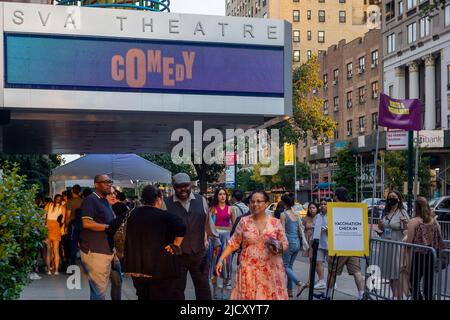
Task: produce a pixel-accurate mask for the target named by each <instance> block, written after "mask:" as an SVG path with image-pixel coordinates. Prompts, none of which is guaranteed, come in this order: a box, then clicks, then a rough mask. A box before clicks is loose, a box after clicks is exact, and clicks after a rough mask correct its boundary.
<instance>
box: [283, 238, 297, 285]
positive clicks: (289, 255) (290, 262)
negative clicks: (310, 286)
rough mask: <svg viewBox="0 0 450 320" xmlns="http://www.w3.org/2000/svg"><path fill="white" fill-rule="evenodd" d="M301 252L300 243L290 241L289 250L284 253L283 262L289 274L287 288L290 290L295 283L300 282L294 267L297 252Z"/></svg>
mask: <svg viewBox="0 0 450 320" xmlns="http://www.w3.org/2000/svg"><path fill="white" fill-rule="evenodd" d="M299 252H300V244H298V243H291V242H289V248H288V250H287V251H286V252H285V253H284V254H283V264H284V268H285V269H286V275H287V288H288V289H289V290H291V289H292V287H293V283H295V284H297V283H299V282H300V279H299V278H298V277H297V276H296V275H295V273H294V270H292V267H293V266H294V262H295V258H296V257H297V254H298V253H299Z"/></svg>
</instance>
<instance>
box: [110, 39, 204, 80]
mask: <svg viewBox="0 0 450 320" xmlns="http://www.w3.org/2000/svg"><path fill="white" fill-rule="evenodd" d="M181 58H182V61H183V62H182V63H175V57H173V56H164V54H163V52H162V51H161V50H151V49H149V50H147V51H144V50H142V49H137V48H132V49H129V50H128V51H127V53H126V55H125V56H122V55H114V56H113V57H112V58H111V77H112V79H113V80H115V81H124V80H125V81H126V83H127V85H128V86H129V87H131V88H143V87H145V86H146V84H148V83H147V80H148V79H149V77H151V74H155V73H159V74H162V81H163V86H165V87H174V86H175V84H176V83H177V82H183V81H186V80H191V79H192V77H193V71H192V70H193V66H194V62H195V52H194V51H182V52H181Z"/></svg>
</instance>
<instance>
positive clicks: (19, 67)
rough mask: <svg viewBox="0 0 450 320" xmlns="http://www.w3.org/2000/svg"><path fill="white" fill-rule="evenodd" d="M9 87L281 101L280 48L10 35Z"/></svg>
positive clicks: (281, 54)
mask: <svg viewBox="0 0 450 320" xmlns="http://www.w3.org/2000/svg"><path fill="white" fill-rule="evenodd" d="M4 38H5V48H6V50H5V51H6V52H5V60H6V79H5V80H6V81H5V87H10V88H11V87H12V88H52V89H58V88H61V89H72V90H74V89H75V90H77V89H78V90H89V89H90V90H97V89H108V90H112V91H123V90H124V89H125V90H129V91H133V90H140V91H152V92H169V91H172V92H173V91H182V92H184V93H198V92H202V93H214V94H217V93H225V94H229V93H233V94H237V95H239V94H247V95H264V96H281V97H282V96H283V93H284V86H283V76H284V75H283V63H284V58H283V48H280V47H262V46H249V47H242V46H225V45H221V44H219V45H212V44H210V45H204V44H201V45H200V44H195V43H179V42H177V43H174V42H168V41H166V42H162V41H132V40H129V39H101V38H89V37H84V38H81V37H57V36H43V35H33V34H25V35H24V34H15V33H11V34H6V35H5V37H4Z"/></svg>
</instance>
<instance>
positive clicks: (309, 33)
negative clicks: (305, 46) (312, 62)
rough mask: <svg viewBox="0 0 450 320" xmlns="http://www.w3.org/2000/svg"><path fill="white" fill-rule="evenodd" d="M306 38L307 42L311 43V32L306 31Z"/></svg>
mask: <svg viewBox="0 0 450 320" xmlns="http://www.w3.org/2000/svg"><path fill="white" fill-rule="evenodd" d="M306 37H307V38H308V41H311V30H308V31H306Z"/></svg>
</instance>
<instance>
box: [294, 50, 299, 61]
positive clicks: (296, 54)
mask: <svg viewBox="0 0 450 320" xmlns="http://www.w3.org/2000/svg"><path fill="white" fill-rule="evenodd" d="M294 62H300V50H294Z"/></svg>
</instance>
